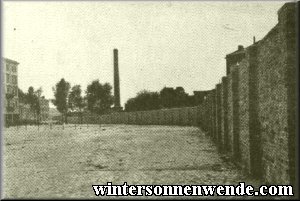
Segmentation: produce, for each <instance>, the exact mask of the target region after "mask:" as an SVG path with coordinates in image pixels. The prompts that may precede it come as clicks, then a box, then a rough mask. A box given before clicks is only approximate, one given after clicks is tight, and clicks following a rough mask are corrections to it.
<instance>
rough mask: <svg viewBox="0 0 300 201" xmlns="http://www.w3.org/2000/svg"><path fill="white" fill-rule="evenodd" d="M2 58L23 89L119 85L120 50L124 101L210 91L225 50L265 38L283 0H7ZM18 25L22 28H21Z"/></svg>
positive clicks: (220, 72) (222, 72) (221, 71)
mask: <svg viewBox="0 0 300 201" xmlns="http://www.w3.org/2000/svg"><path fill="white" fill-rule="evenodd" d="M2 3H3V4H2V9H3V15H2V20H3V21H2V28H3V32H2V34H3V38H2V42H3V46H2V48H3V49H2V51H3V56H4V57H7V58H9V59H13V60H16V61H18V62H19V63H20V65H19V78H18V81H19V87H20V88H21V89H22V90H23V91H27V89H28V87H29V86H33V87H34V88H38V87H42V89H43V94H44V95H45V96H46V98H53V92H52V87H53V86H55V84H56V83H57V82H58V81H59V80H60V79H61V78H65V79H66V80H67V81H69V82H70V83H71V85H75V84H80V85H81V86H82V88H83V89H84V90H85V89H86V86H87V84H88V83H90V82H91V81H92V80H94V79H99V80H100V82H102V83H104V82H109V83H110V84H111V85H112V86H113V49H114V48H118V49H119V71H120V85H121V86H120V88H121V92H120V93H121V104H122V105H123V106H124V103H125V102H126V101H127V99H128V98H131V97H134V96H135V95H136V93H137V92H139V91H140V90H143V89H147V90H150V91H159V90H161V89H162V88H163V87H164V86H168V87H176V86H182V87H184V89H185V90H186V92H188V93H190V94H192V92H193V91H194V90H208V89H212V88H214V86H215V85H216V84H217V83H218V82H219V81H220V79H221V77H222V76H224V75H225V74H226V70H225V69H226V66H225V59H224V57H225V55H226V54H228V53H231V52H233V51H235V50H236V49H237V46H238V45H239V44H241V45H244V46H245V47H246V46H248V45H250V44H252V42H253V36H256V40H260V39H262V38H263V37H264V36H265V35H266V34H267V33H268V32H269V31H270V29H271V28H272V27H273V26H275V24H276V23H277V11H278V9H279V8H280V7H281V6H282V5H283V4H284V2H278V1H276V2H275V1H273V2H272V1H269V2H201V1H199V2H196V1H190V2H178V1H173V2H149V1H145V2H136V1H135V2H128V1H126V2H116V1H114V2H101V1H98V2H95V1H86V2H79V1H74V2H66V1H64V2H57V1H56V2H55V1H54V2H53V1H52V2H50V1H49V2H42V1H40V2H33V1H28V2H13V1H11V2H9V1H5V2H2ZM14 29H15V30H14Z"/></svg>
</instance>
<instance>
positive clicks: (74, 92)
mask: <svg viewBox="0 0 300 201" xmlns="http://www.w3.org/2000/svg"><path fill="white" fill-rule="evenodd" d="M68 104H69V108H70V109H71V110H72V111H79V112H81V111H82V109H83V107H84V102H83V97H82V96H81V86H80V85H75V86H73V87H72V89H71V92H70V94H69V102H68Z"/></svg>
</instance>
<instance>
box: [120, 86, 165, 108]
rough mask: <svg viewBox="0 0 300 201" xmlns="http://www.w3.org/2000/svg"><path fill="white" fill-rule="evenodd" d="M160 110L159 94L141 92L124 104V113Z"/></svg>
mask: <svg viewBox="0 0 300 201" xmlns="http://www.w3.org/2000/svg"><path fill="white" fill-rule="evenodd" d="M159 108H160V99H159V93H157V92H150V91H146V90H143V91H141V92H139V93H138V94H137V96H136V97H135V98H131V99H129V100H128V101H127V102H126V104H125V110H126V111H140V110H155V109H159Z"/></svg>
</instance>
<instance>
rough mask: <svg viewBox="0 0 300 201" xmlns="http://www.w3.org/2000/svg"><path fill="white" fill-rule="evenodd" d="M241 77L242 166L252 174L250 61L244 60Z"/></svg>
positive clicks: (240, 124)
mask: <svg viewBox="0 0 300 201" xmlns="http://www.w3.org/2000/svg"><path fill="white" fill-rule="evenodd" d="M237 72H238V76H239V80H238V82H239V84H238V91H239V93H238V99H239V101H238V104H239V118H238V119H239V145H240V146H239V148H240V152H241V161H242V163H241V165H242V166H243V168H244V169H245V170H246V171H247V172H248V173H250V134H249V109H250V108H249V60H248V58H246V59H243V60H242V61H241V62H240V64H239V66H238V69H237Z"/></svg>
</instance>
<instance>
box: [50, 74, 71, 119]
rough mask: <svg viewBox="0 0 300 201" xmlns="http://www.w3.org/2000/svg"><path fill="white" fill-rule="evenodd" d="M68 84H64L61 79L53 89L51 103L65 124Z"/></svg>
mask: <svg viewBox="0 0 300 201" xmlns="http://www.w3.org/2000/svg"><path fill="white" fill-rule="evenodd" d="M70 87H71V86H70V83H69V82H66V81H65V79H64V78H62V79H61V80H60V81H59V82H58V83H57V84H56V85H55V87H53V92H54V99H53V101H52V103H53V104H54V105H55V106H56V108H57V110H58V111H59V112H60V113H61V114H62V115H63V116H64V117H65V122H67V112H68V95H69V90H70Z"/></svg>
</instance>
